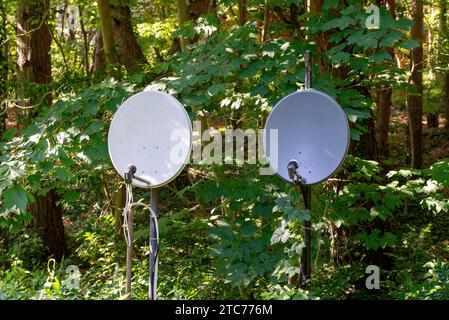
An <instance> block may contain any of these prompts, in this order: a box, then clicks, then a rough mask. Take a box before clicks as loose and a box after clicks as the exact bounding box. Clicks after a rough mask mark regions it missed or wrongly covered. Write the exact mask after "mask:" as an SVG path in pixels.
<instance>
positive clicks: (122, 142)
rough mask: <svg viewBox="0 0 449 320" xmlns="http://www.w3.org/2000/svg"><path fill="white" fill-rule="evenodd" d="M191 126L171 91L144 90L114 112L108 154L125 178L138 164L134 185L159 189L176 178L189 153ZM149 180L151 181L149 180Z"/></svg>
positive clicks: (185, 113) (187, 116)
mask: <svg viewBox="0 0 449 320" xmlns="http://www.w3.org/2000/svg"><path fill="white" fill-rule="evenodd" d="M191 145H192V125H191V122H190V119H189V115H188V114H187V112H186V110H185V109H184V107H183V106H182V104H181V103H180V102H179V101H178V100H176V99H175V98H174V97H172V96H171V95H169V94H166V93H163V92H159V91H144V92H141V93H138V94H136V95H133V96H132V97H130V98H129V99H128V100H126V101H125V102H124V103H123V104H122V105H121V106H120V108H119V109H118V110H117V112H116V113H115V115H114V117H113V119H112V122H111V126H110V128H109V135H108V147H109V156H110V157H111V160H112V164H113V165H114V168H115V169H116V170H117V172H118V173H119V174H120V175H121V176H122V177H125V172H127V170H128V167H129V166H130V165H134V166H135V167H136V169H137V170H136V171H135V173H134V174H135V177H140V178H141V179H139V180H133V181H132V184H133V185H134V186H137V187H141V188H156V187H160V186H163V185H165V184H167V183H169V182H170V181H171V180H173V179H174V178H175V177H176V176H177V175H178V174H179V173H180V172H181V171H182V169H183V168H184V166H185V164H186V162H187V160H188V159H189V156H190V150H191ZM146 181H148V182H149V183H150V184H149V183H147V182H146Z"/></svg>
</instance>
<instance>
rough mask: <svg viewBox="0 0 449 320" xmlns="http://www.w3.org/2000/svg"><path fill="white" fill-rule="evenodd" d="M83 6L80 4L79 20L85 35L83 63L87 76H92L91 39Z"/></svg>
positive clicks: (82, 32)
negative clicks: (88, 36) (85, 22)
mask: <svg viewBox="0 0 449 320" xmlns="http://www.w3.org/2000/svg"><path fill="white" fill-rule="evenodd" d="M83 9H84V7H83V6H79V20H80V28H81V34H82V36H83V64H84V72H85V74H86V77H89V76H90V68H89V41H88V40H87V32H86V28H85V26H84V19H83Z"/></svg>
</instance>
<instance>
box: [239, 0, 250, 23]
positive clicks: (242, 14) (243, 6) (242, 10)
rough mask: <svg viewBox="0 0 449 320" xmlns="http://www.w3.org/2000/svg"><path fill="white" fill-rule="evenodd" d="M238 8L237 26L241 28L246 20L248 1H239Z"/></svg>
mask: <svg viewBox="0 0 449 320" xmlns="http://www.w3.org/2000/svg"><path fill="white" fill-rule="evenodd" d="M238 8H239V15H238V23H239V26H243V25H244V24H245V23H246V21H247V20H248V0H239V1H238Z"/></svg>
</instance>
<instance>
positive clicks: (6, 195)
mask: <svg viewBox="0 0 449 320" xmlns="http://www.w3.org/2000/svg"><path fill="white" fill-rule="evenodd" d="M2 197H3V205H4V207H5V208H7V209H10V208H12V207H14V206H16V207H17V208H19V209H20V211H21V212H25V211H26V208H27V205H28V202H32V201H33V200H34V199H33V196H32V195H31V194H30V193H29V192H28V191H26V190H25V188H24V187H22V186H21V185H19V184H16V185H15V186H13V187H12V188H9V189H6V190H5V191H3V193H2Z"/></svg>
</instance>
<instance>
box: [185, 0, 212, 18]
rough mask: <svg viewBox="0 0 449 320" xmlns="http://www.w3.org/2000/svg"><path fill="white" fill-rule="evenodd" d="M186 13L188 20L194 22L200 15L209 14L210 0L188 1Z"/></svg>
mask: <svg viewBox="0 0 449 320" xmlns="http://www.w3.org/2000/svg"><path fill="white" fill-rule="evenodd" d="M189 3H190V5H189V6H188V12H189V13H190V19H192V20H193V21H196V20H197V19H198V18H199V17H200V16H201V15H202V14H205V13H208V12H209V7H210V0H193V1H189Z"/></svg>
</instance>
